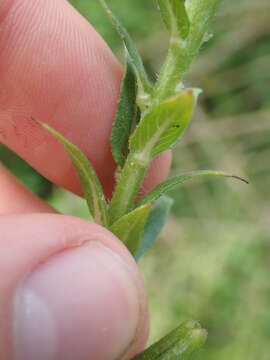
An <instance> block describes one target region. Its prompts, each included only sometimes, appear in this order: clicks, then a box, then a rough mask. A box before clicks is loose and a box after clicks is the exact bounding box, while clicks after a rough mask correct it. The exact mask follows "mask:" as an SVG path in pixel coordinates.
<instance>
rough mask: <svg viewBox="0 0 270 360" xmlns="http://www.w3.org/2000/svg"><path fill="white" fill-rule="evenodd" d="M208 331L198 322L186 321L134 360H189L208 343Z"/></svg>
mask: <svg viewBox="0 0 270 360" xmlns="http://www.w3.org/2000/svg"><path fill="white" fill-rule="evenodd" d="M206 339H207V331H206V330H205V329H202V327H201V325H200V324H199V323H198V322H196V321H186V322H184V323H183V324H182V325H181V326H179V327H178V328H176V329H175V330H173V331H172V332H171V333H169V334H168V335H167V336H165V337H164V338H163V339H161V340H159V341H158V342H157V343H155V344H153V345H152V346H150V347H149V348H148V349H146V350H145V351H144V352H143V353H141V354H139V355H137V356H135V358H134V360H187V359H190V358H191V356H192V355H193V354H194V352H196V351H198V350H199V349H200V348H201V347H202V346H203V345H204V344H205V342H206Z"/></svg>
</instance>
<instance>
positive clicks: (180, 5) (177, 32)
mask: <svg viewBox="0 0 270 360" xmlns="http://www.w3.org/2000/svg"><path fill="white" fill-rule="evenodd" d="M158 4H159V8H160V11H161V14H162V17H163V20H164V22H165V24H166V26H167V27H168V29H169V30H170V32H171V35H172V36H173V37H180V38H182V39H185V38H186V37H187V36H188V34H189V27H190V22H189V18H188V15H187V11H186V7H185V1H184V0H158Z"/></svg>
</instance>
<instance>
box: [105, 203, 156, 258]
mask: <svg viewBox="0 0 270 360" xmlns="http://www.w3.org/2000/svg"><path fill="white" fill-rule="evenodd" d="M150 209H151V203H149V204H146V205H143V206H141V207H138V208H136V209H135V210H133V211H131V212H130V213H128V214H127V215H124V216H123V217H121V218H120V219H119V220H117V221H116V222H115V223H114V224H113V225H112V226H111V227H110V230H111V232H112V233H114V234H115V235H116V236H117V237H118V238H119V239H120V240H122V241H123V243H124V244H125V245H126V247H127V248H128V249H129V251H130V252H131V253H132V254H135V252H136V251H137V250H138V248H139V246H140V242H141V237H142V233H143V229H144V226H145V223H146V220H147V218H148V216H149V212H150Z"/></svg>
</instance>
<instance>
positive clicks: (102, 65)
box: [0, 0, 171, 360]
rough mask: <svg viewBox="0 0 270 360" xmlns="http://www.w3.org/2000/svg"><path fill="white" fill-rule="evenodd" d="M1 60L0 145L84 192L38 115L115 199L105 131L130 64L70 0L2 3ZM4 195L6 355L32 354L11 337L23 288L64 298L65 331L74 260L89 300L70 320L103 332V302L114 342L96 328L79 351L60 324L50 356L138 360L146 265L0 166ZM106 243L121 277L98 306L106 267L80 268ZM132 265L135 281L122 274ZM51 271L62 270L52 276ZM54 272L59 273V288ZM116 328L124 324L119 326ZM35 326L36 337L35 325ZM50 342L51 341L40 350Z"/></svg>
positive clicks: (152, 174) (162, 173)
mask: <svg viewBox="0 0 270 360" xmlns="http://www.w3.org/2000/svg"><path fill="white" fill-rule="evenodd" d="M0 59H1V60H0V79H1V89H0V141H1V142H3V143H4V144H6V145H7V146H8V147H10V148H11V149H12V150H14V151H15V152H17V153H18V154H19V155H20V156H21V157H22V158H24V159H25V160H26V161H27V162H28V163H29V164H31V165H32V166H33V167H34V168H35V169H37V170H38V171H39V172H40V173H42V174H43V175H44V176H46V177H47V178H48V179H50V180H51V181H52V182H53V183H55V184H56V185H59V186H62V187H64V188H66V189H68V190H70V191H72V192H74V193H76V194H79V195H80V194H81V189H80V185H79V182H78V178H77V176H76V174H75V171H74V169H73V167H72V165H71V163H70V161H69V158H68V157H67V155H66V153H65V151H64V150H63V148H62V146H60V145H59V144H58V143H57V141H55V140H54V139H53V138H52V137H51V136H50V135H49V134H48V133H46V131H44V130H43V129H42V128H41V127H40V126H38V125H37V124H35V123H33V122H31V120H30V117H31V116H34V117H36V118H39V119H40V120H42V121H44V122H46V123H48V124H49V125H51V126H53V127H54V128H55V129H57V130H58V131H59V132H61V133H62V134H63V135H64V136H65V137H67V138H68V139H69V140H71V141H72V142H74V143H75V144H77V145H78V146H79V147H80V148H81V149H82V151H83V152H84V153H85V154H86V155H87V156H88V158H89V159H90V160H91V162H92V164H93V165H94V167H95V169H96V171H97V173H98V175H99V177H100V180H101V182H102V184H103V187H104V189H105V193H106V196H107V197H108V198H109V197H110V196H111V192H112V189H113V185H114V184H113V178H114V176H113V174H114V171H115V164H114V162H113V159H112V156H111V152H110V148H109V142H108V138H109V135H110V131H111V126H112V121H113V117H114V113H115V109H116V104H117V98H118V94H119V87H120V81H121V76H122V70H121V66H120V64H119V62H118V61H117V60H116V59H115V57H114V56H113V54H112V53H111V51H110V50H109V48H108V46H107V45H106V44H105V43H104V41H103V40H102V39H101V38H100V36H99V35H98V34H97V33H96V32H95V30H94V29H93V28H92V27H91V26H90V25H89V24H88V23H87V22H86V21H85V20H84V19H83V18H82V17H81V16H80V15H79V14H78V13H77V12H76V11H75V9H73V8H72V7H71V6H70V5H69V4H68V2H67V1H65V0H46V1H44V0H0ZM170 158H171V154H170V152H166V153H164V154H161V155H160V156H159V157H158V158H156V159H155V160H154V162H153V164H152V166H151V169H150V171H149V172H148V174H147V177H146V180H145V182H144V184H143V187H142V192H147V191H148V190H149V189H151V188H152V187H153V186H155V185H156V184H158V183H159V182H160V181H162V180H163V179H164V178H165V177H166V176H167V173H168V171H169V167H170ZM0 193H1V197H0V215H1V216H0V229H1V233H0V269H1V274H2V275H1V280H0V358H1V359H3V360H14V359H15V360H17V359H24V357H23V355H21V357H20V356H19V357H18V354H16V351H17V350H16V347H17V344H16V341H15V340H14V323H17V322H18V321H19V320H18V319H17V318H20V317H21V312H20V311H19V313H18V311H17V312H16V311H14V298H15V297H16V296H19V295H18V294H20V291H21V290H20V289H21V288H22V289H24V288H26V287H27V288H34V289H35V291H37V292H38V291H39V292H40V293H44V292H45V293H44V297H45V298H46V301H48V302H49V303H50V304H51V303H54V304H55V303H57V301H58V302H60V304H61V306H60V308H59V306H58V307H56V308H55V309H57V310H55V311H56V313H55V314H56V315H57V316H58V315H59V318H58V322H59V323H61V326H62V325H63V324H64V323H65V321H67V320H66V319H67V318H68V316H71V313H72V311H73V310H74V307H73V306H72V307H70V306H71V305H70V303H69V301H70V299H69V297H68V296H67V297H65V298H64V299H60V300H59V299H58V298H57V296H58V295H57V291H58V289H59V288H60V287H61V286H62V285H63V283H65V276H63V279H62V280H61V276H62V275H61V274H62V272H61V271H62V270H61V269H63V268H64V265H63V264H65V263H68V262H69V263H70V264H71V265H70V266H71V267H72V266H74V271H77V270H76V269H78V271H79V274H82V273H83V275H82V286H81V288H80V283H79V284H78V282H77V283H74V287H76V294H77V295H78V298H80V299H81V303H80V310H79V313H76V316H75V315H74V317H75V320H74V323H73V327H74V328H76V329H77V330H78V333H80V331H81V333H82V334H88V333H91V332H94V333H96V329H97V324H95V321H99V320H95V316H92V318H91V321H89V322H87V321H86V320H85V319H87V317H88V316H90V315H89V314H98V313H99V312H102V313H103V312H104V311H105V310H104V309H106V311H107V312H106V311H105V312H106V314H107V315H106V318H105V320H104V323H103V325H104V324H105V327H104V328H107V329H108V331H107V335H106V336H107V338H106V344H107V348H106V347H104V337H102V336H100V338H99V336H98V335H97V336H96V337H95V343H94V345H93V344H92V345H89V344H87V341H86V344H81V345H80V346H79V348H78V349H76V346H77V343H78V341H77V340H76V337H75V338H74V336H71V335H70V334H68V333H66V331H65V327H62V328H61V327H59V329H60V328H61V329H62V330H61V331H60V332H58V338H59V339H60V340H59V339H58V343H57V357H53V356H52V357H51V359H56V358H57V360H61V359H65V360H67V359H69V357H68V356H71V355H70V352H71V351H74V356H73V358H76V359H77V360H85V359H87V358H88V359H90V358H91V359H92V360H107V359H108V360H114V359H130V358H132V356H134V354H136V353H137V352H139V351H141V350H142V349H143V347H144V345H145V342H146V339H147V334H148V323H149V320H148V314H147V301H146V296H145V290H144V286H143V281H142V279H141V276H140V274H139V271H138V268H137V265H136V264H135V262H134V260H133V259H132V257H131V256H130V254H129V253H128V251H127V250H126V249H125V248H124V246H123V245H122V244H121V242H120V241H119V240H118V239H117V238H115V236H113V234H111V233H109V232H108V231H107V230H106V229H103V228H101V227H100V226H98V225H96V224H94V223H90V222H87V221H84V220H81V219H77V218H73V217H66V216H62V215H59V214H57V213H56V212H55V210H54V209H52V208H50V207H49V206H48V205H47V204H45V203H44V202H42V201H41V200H40V199H38V198H37V197H36V196H35V195H33V194H32V193H31V192H30V191H29V190H27V189H26V188H25V187H24V186H23V185H22V184H20V183H19V182H18V180H17V179H15V178H14V177H13V176H12V175H11V174H10V173H8V171H7V170H6V169H5V168H4V167H3V166H1V165H0ZM11 199H12V201H11ZM37 238H38V240H37ZM93 244H94V245H95V246H94V245H93ZM99 244H100V245H102V246H104V247H106V249H107V250H106V251H103V252H102V253H103V255H104V254H105V253H106V254H105V255H104V256H103V255H102V256H103V260H104V259H105V258H106V265H108V266H110V265H111V268H113V269H115V273H118V277H117V279H118V280H115V281H114V283H115V286H114V287H112V289H111V293H110V302H108V298H107V295H106V294H105V293H104V295H102V294H101V295H100V298H99V301H96V302H95V301H92V300H91V299H92V297H91V296H92V295H91V294H92V293H93V292H94V293H96V292H97V289H98V288H97V287H96V286H95V285H91V286H93V289H92V292H91V291H90V292H89V294H88V293H87V291H85V287H84V286H83V281H85V282H87V278H88V277H89V278H90V277H91V279H92V280H93V281H92V282H91V284H95V281H99V280H100V282H104V283H105V282H106V276H105V275H104V274H105V273H104V271H103V268H104V266H102V267H101V265H99V264H101V263H102V261H101V262H100V263H97V265H96V267H95V268H94V270H93V269H90V265H89V268H88V267H87V266H86V267H84V268H83V270H82V271H80V266H81V264H80V260H79V261H78V259H82V260H81V261H82V262H83V259H84V258H86V257H87V256H88V255H89V259H88V258H87V261H86V264H91V259H92V263H94V261H95V259H96V258H98V254H99V253H100V252H101V250H100V248H99ZM74 247H76V249H75V248H74ZM94 254H97V255H96V256H94ZM116 257H117V261H116ZM104 261H105V260H104ZM115 263H117V264H118V265H119V264H120V263H121V264H120V265H121V266H120V265H119V266H118V265H115ZM99 266H100V267H99ZM75 268H76V269H75ZM93 271H94V273H93ZM124 272H126V273H128V277H129V280H130V279H131V280H130V281H129V282H128V281H126V280H124V278H125V279H126V277H127V276H126V275H124ZM52 273H53V274H55V276H52V280H50V276H51V275H50V274H52ZM65 274H66V272H65ZM102 274H103V275H102ZM120 278H121V279H122V280H121V281H122V282H121V284H120V280H119V279H120ZM55 279H60V280H59V284H58V283H57V282H56V280H55ZM57 281H58V280H57ZM117 281H119V284H118V282H117ZM44 284H45V285H46V286H45V285H44ZM97 284H99V282H97ZM127 284H129V285H127ZM69 285H70V286H69V287H68V290H67V291H72V282H70V284H69ZM118 285H119V286H118ZM120 285H121V286H120ZM50 286H55V288H54V289H51V288H50ZM44 289H45V290H44ZM49 289H51V290H49ZM74 289H75V288H74ZM90 290H91V289H90ZM74 291H75V290H74ZM54 294H55V296H54ZM53 296H54V298H53ZM59 296H60V295H59ZM88 297H89V299H88ZM126 299H128V300H126ZM118 303H119V304H120V303H121V304H122V303H123V308H122V310H123V312H121V313H117V310H116V308H115V307H114V304H118ZM127 304H128V305H127ZM125 306H126V308H125ZM74 311H75V310H74ZM58 312H59V314H58ZM63 314H64V320H63ZM67 314H68V315H67ZM104 316H105V315H104ZM115 318H116V319H117V321H116V320H115ZM113 319H114V320H113ZM126 319H130V321H128V320H126ZM106 322H107V325H106ZM112 323H114V324H118V323H119V324H120V325H119V326H118V325H117V326H118V327H117V329H115V328H113V327H112V326H111V324H112ZM133 323H134V324H135V325H134V327H132V324H133ZM27 326H28V327H27V328H29V331H30V332H31V324H30V325H29V324H28V325H27ZM67 328H68V325H67ZM24 333H25V331H24ZM26 333H27V331H26ZM62 333H63V334H62ZM33 334H34V331H33ZM127 334H130V336H128V335H127ZM26 335H27V334H26ZM62 335H63V336H62ZM31 336H32V333H31ZM70 336H71V338H70ZM22 341H24V340H22ZM72 342H73V343H72ZM69 343H72V350H70V348H69ZM115 344H119V346H118V345H115ZM49 346H50V344H47V343H46V341H44V342H42V343H41V349H40V351H42V347H44V351H45V350H46V349H47V348H48V347H49ZM110 346H111V348H110ZM105 348H106V349H105ZM93 349H94V350H93ZM21 353H22V352H21ZM33 359H34V358H33ZM28 360H31V357H29V356H28ZM46 360H47V359H46ZM48 360H50V359H48Z"/></svg>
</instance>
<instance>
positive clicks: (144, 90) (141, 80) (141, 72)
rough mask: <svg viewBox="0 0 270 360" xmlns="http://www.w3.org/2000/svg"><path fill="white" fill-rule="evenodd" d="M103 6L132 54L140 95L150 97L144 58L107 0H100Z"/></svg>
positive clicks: (149, 85) (131, 58)
mask: <svg viewBox="0 0 270 360" xmlns="http://www.w3.org/2000/svg"><path fill="white" fill-rule="evenodd" d="M100 3H101V5H102V7H103V8H104V10H105V12H106V14H107V15H108V17H109V19H110V21H111V22H112V24H113V26H114V28H115V29H116V31H117V32H118V34H119V36H120V37H121V39H122V40H123V42H124V44H125V47H126V49H127V51H128V54H129V56H130V61H131V64H132V66H133V68H134V71H135V74H136V76H137V82H138V88H139V93H140V96H141V97H142V98H143V97H144V96H145V97H146V98H148V96H149V94H150V92H151V88H152V86H151V84H150V81H149V79H148V76H147V74H146V71H145V68H144V65H143V62H142V59H141V57H140V55H139V53H138V51H137V48H136V46H135V45H134V43H133V41H132V39H131V37H130V35H129V33H128V32H127V30H126V28H125V27H124V26H123V25H122V24H121V23H120V21H119V20H118V19H117V18H116V16H115V15H114V14H113V12H112V11H111V9H110V8H109V7H108V5H107V3H106V1H105V0H100Z"/></svg>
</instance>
